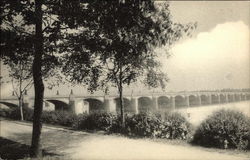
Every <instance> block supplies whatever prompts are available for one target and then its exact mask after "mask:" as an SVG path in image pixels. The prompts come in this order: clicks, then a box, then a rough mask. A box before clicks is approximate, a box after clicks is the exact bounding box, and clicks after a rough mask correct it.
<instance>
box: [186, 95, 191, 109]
mask: <svg viewBox="0 0 250 160" xmlns="http://www.w3.org/2000/svg"><path fill="white" fill-rule="evenodd" d="M185 100H186V105H187V107H190V104H189V96H186V97H185Z"/></svg>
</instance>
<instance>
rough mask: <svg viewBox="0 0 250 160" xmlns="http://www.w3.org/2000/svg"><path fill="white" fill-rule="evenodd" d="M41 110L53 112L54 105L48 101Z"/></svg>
mask: <svg viewBox="0 0 250 160" xmlns="http://www.w3.org/2000/svg"><path fill="white" fill-rule="evenodd" d="M43 109H44V110H45V111H54V110H55V104H54V103H52V102H49V101H44V105H43Z"/></svg>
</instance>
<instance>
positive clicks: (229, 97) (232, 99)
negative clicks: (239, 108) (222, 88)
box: [227, 94, 235, 102]
mask: <svg viewBox="0 0 250 160" xmlns="http://www.w3.org/2000/svg"><path fill="white" fill-rule="evenodd" d="M227 97H228V102H234V98H235V97H234V94H228V95H227Z"/></svg>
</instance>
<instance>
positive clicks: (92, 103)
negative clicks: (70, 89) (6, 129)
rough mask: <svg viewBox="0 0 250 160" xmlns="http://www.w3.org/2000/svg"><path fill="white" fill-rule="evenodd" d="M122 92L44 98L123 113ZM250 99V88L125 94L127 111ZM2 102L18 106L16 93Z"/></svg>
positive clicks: (48, 103) (61, 106)
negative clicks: (248, 89)
mask: <svg viewBox="0 0 250 160" xmlns="http://www.w3.org/2000/svg"><path fill="white" fill-rule="evenodd" d="M118 97H119V96H118V95H103V96H94V95H90V96H77V95H73V94H72V93H71V94H70V95H69V96H61V95H56V96H50V97H45V98H44V110H61V111H69V112H73V113H76V114H80V113H91V112H110V113H119V112H120V104H119V99H118ZM247 100H250V92H243V91H242V92H212V91H211V92H209V91H207V92H164V93H153V94H145V95H124V105H125V112H129V113H135V114H137V113H141V112H148V111H168V110H175V109H180V108H185V107H197V106H204V105H212V104H222V103H232V102H238V101H247ZM33 104H34V97H29V96H27V95H26V96H25V97H24V105H25V106H28V107H30V108H33ZM0 105H5V106H7V107H10V108H11V107H17V106H18V100H17V98H16V97H14V96H12V97H9V98H4V99H0Z"/></svg>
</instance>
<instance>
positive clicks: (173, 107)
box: [170, 96, 175, 110]
mask: <svg viewBox="0 0 250 160" xmlns="http://www.w3.org/2000/svg"><path fill="white" fill-rule="evenodd" d="M170 99H171V104H172V110H175V97H174V96H172V97H171V98H170Z"/></svg>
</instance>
